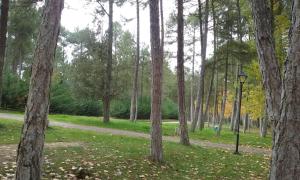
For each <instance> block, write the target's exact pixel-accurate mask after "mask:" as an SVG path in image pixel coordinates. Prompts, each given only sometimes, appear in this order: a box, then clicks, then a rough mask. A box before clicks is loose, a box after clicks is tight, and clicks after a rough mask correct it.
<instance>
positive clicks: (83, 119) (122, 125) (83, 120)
mask: <svg viewBox="0 0 300 180" xmlns="http://www.w3.org/2000/svg"><path fill="white" fill-rule="evenodd" d="M0 112H7V113H10V112H11V111H3V110H1V111H0ZM13 113H18V112H13ZM49 118H50V119H52V120H55V121H60V122H68V123H74V124H80V125H87V126H98V127H106V128H113V129H123V130H129V131H136V132H142V133H149V132H150V123H149V121H146V120H142V121H137V122H136V123H132V122H130V121H128V120H122V119H114V118H112V120H111V122H110V123H103V121H102V119H100V118H99V117H88V116H72V115H61V114H51V115H49ZM177 127H178V124H175V123H169V122H164V123H163V135H166V136H174V135H175V132H176V128H177ZM215 134H216V133H215V132H214V130H213V129H212V128H205V129H204V130H203V131H201V132H200V131H196V132H195V133H190V137H191V138H192V139H198V140H207V141H211V142H217V143H226V144H234V143H235V135H234V134H233V133H232V132H231V131H229V130H228V128H226V127H224V128H223V131H222V133H221V137H217V136H216V135H215ZM271 142H272V140H271V136H270V135H268V136H267V137H266V138H261V137H260V136H259V134H258V132H257V131H256V130H252V132H250V133H246V134H243V133H241V135H240V144H241V145H248V146H255V147H264V148H271Z"/></svg>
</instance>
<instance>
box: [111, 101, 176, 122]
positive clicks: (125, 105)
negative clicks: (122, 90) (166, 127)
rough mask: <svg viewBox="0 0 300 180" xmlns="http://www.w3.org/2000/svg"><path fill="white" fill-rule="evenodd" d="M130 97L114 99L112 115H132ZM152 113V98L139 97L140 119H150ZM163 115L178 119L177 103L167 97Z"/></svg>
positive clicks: (126, 117)
mask: <svg viewBox="0 0 300 180" xmlns="http://www.w3.org/2000/svg"><path fill="white" fill-rule="evenodd" d="M130 105H131V100H130V98H123V99H118V100H113V101H112V104H111V112H110V114H111V116H113V117H117V118H124V119H128V118H129V117H130ZM150 114H151V98H150V97H141V98H139V99H138V119H149V118H150ZM162 117H163V118H164V119H177V117H178V112H177V104H176V103H174V102H173V101H172V100H170V99H168V98H165V99H164V100H163V102H162Z"/></svg>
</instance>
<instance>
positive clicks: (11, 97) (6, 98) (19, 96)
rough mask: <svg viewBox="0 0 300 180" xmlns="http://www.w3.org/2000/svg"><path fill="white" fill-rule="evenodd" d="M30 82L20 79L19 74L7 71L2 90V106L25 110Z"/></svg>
mask: <svg viewBox="0 0 300 180" xmlns="http://www.w3.org/2000/svg"><path fill="white" fill-rule="evenodd" d="M28 87H29V84H28V82H26V81H24V80H20V79H19V77H18V76H16V75H14V74H11V73H5V75H4V81H3V92H2V106H3V107H4V108H6V109H18V110H21V109H22V110H23V109H24V108H25V104H26V100H27V94H28Z"/></svg>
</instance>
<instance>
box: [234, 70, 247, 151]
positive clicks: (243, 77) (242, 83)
mask: <svg viewBox="0 0 300 180" xmlns="http://www.w3.org/2000/svg"><path fill="white" fill-rule="evenodd" d="M238 77H239V81H240V92H239V109H238V119H237V134H236V147H235V152H234V154H239V142H240V119H241V107H242V97H243V85H244V83H245V82H246V80H247V78H248V76H247V75H246V74H245V73H244V72H243V71H242V70H241V71H240V73H239V75H238Z"/></svg>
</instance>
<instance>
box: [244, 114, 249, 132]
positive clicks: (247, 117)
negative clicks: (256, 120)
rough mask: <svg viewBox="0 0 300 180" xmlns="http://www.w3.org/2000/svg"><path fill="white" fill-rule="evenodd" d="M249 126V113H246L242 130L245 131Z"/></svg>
mask: <svg viewBox="0 0 300 180" xmlns="http://www.w3.org/2000/svg"><path fill="white" fill-rule="evenodd" d="M248 127H249V114H248V113H247V114H246V115H245V117H244V129H243V132H244V133H246V131H247V130H248Z"/></svg>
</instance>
